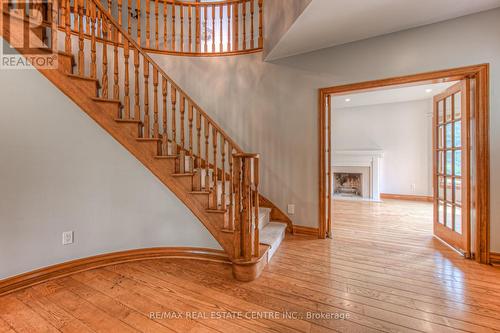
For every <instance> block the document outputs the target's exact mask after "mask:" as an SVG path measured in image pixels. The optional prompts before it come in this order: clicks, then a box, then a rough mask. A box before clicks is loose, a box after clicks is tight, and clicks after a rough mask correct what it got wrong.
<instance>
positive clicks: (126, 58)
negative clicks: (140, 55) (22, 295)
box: [123, 39, 130, 119]
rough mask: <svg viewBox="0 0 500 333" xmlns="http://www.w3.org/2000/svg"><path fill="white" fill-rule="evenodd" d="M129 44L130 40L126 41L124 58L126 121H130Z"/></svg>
mask: <svg viewBox="0 0 500 333" xmlns="http://www.w3.org/2000/svg"><path fill="white" fill-rule="evenodd" d="M129 48H130V46H129V42H128V39H125V41H124V43H123V57H124V62H125V65H124V67H125V68H124V70H125V88H124V90H125V91H124V93H125V97H124V104H125V105H124V111H125V119H130V75H129V70H128V67H129Z"/></svg>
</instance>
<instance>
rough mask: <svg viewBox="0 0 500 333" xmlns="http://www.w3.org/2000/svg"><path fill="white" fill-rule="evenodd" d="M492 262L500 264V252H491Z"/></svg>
mask: <svg viewBox="0 0 500 333" xmlns="http://www.w3.org/2000/svg"><path fill="white" fill-rule="evenodd" d="M490 264H492V265H500V253H498V252H490Z"/></svg>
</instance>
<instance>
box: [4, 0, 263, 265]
mask: <svg viewBox="0 0 500 333" xmlns="http://www.w3.org/2000/svg"><path fill="white" fill-rule="evenodd" d="M58 1H60V2H59V3H57V4H58V5H59V6H58V7H59V8H58V9H54V13H55V15H54V17H55V21H56V24H57V28H58V29H55V30H59V31H56V32H54V31H53V30H54V29H49V30H50V31H48V32H42V33H41V34H40V35H41V36H45V35H46V34H47V33H50V34H53V33H56V34H57V35H58V36H59V38H58V40H57V44H58V48H59V49H62V50H61V51H59V54H60V58H63V59H70V60H71V61H70V62H71V63H72V64H70V65H69V68H71V69H70V70H67V72H66V73H67V75H69V76H70V77H72V78H76V79H79V80H80V81H82V82H91V83H92V84H94V82H95V83H96V84H98V85H99V92H98V94H97V95H98V96H99V97H97V98H94V97H93V98H92V99H93V100H96V101H99V102H103V103H107V104H116V105H118V107H117V108H116V110H117V112H116V115H115V116H116V121H117V122H118V123H129V124H132V125H134V124H136V125H137V136H138V139H137V140H138V141H139V142H141V141H144V142H154V143H155V144H156V145H155V147H156V148H155V149H154V150H155V151H154V152H152V154H154V156H152V157H151V158H153V159H172V160H175V173H174V174H172V175H171V176H173V177H190V178H192V183H191V185H190V188H189V189H187V190H186V192H188V193H187V194H186V195H193V196H197V195H206V196H208V206H207V207H206V212H207V213H208V214H215V215H217V216H221V218H222V219H223V223H222V228H221V230H220V232H221V233H223V234H225V235H227V234H232V235H233V249H232V250H228V249H227V248H226V251H227V252H229V253H228V255H229V257H230V258H231V259H232V260H233V262H240V263H245V262H256V261H259V260H260V259H261V256H262V254H263V253H262V252H261V246H260V243H259V228H258V215H259V214H258V211H259V187H258V186H259V156H258V155H257V154H248V153H245V152H244V151H243V150H242V149H241V148H240V147H239V146H238V145H237V144H236V143H235V142H234V141H233V140H232V139H231V138H230V137H229V136H228V135H227V134H226V133H225V132H224V130H223V129H222V128H221V127H220V126H219V125H218V124H217V123H216V122H215V121H214V120H212V119H211V117H210V116H209V115H208V114H207V113H206V112H205V111H204V110H203V109H202V108H201V107H200V106H199V105H198V104H197V103H196V102H195V101H194V100H193V99H191V98H190V97H189V96H188V95H187V93H186V92H185V91H184V90H182V88H181V87H179V85H177V84H176V83H175V82H174V81H173V80H172V79H171V78H170V77H169V76H168V75H167V74H166V73H165V72H164V71H163V69H162V68H161V67H160V66H158V65H157V64H156V63H155V61H154V60H153V59H152V58H151V57H150V56H149V55H148V54H147V53H146V52H145V51H144V50H143V49H142V48H141V47H140V46H139V45H138V43H137V42H136V41H135V40H134V39H133V38H132V37H131V36H130V35H129V34H128V32H127V31H125V29H124V28H123V27H122V26H121V25H120V24H119V23H118V22H117V21H115V20H114V19H113V17H112V16H111V14H110V13H109V12H108V10H107V9H106V8H105V7H104V6H103V5H102V4H101V3H100V2H99V1H98V0H87V1H85V2H84V1H83V0H82V1H78V0H77V1H74V0H73V1H70V0H58ZM71 3H73V5H71ZM13 6H15V3H14V5H13ZM49 10H50V9H49ZM19 11H20V12H21V13H28V12H29V11H30V7H29V6H28V8H19ZM45 11H47V8H45ZM23 15H24V14H23ZM49 23H50V22H49ZM50 26H51V25H50V24H45V25H43V24H42V25H41V26H40V27H42V28H44V27H45V28H47V27H50ZM35 33H38V32H35ZM85 34H87V35H85ZM60 62H62V60H61V61H60ZM60 66H61V65H60ZM92 84H91V85H90V86H87V85H86V86H85V87H84V86H83V85H82V87H81V91H80V93H81V94H85V93H86V94H88V95H92V94H93V95H94V96H95V95H96V93H95V85H94V86H93V85H92ZM88 87H90V88H88ZM92 90H93V91H92ZM113 112H114V111H113Z"/></svg>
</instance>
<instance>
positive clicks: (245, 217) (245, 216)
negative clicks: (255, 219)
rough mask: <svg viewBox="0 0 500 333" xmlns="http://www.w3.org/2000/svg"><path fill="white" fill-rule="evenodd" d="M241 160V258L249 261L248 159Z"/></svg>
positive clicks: (250, 244) (250, 256) (250, 254)
mask: <svg viewBox="0 0 500 333" xmlns="http://www.w3.org/2000/svg"><path fill="white" fill-rule="evenodd" d="M241 162H242V166H243V167H242V173H243V175H242V183H241V187H242V195H241V199H242V206H243V207H242V213H241V223H242V226H241V229H242V231H243V258H244V259H245V261H249V260H250V259H251V258H252V251H251V247H252V243H251V241H250V228H251V223H250V218H249V215H250V216H251V215H252V213H251V208H250V205H249V201H250V196H249V187H250V184H249V179H250V165H249V163H248V162H249V160H248V159H246V158H242V159H241Z"/></svg>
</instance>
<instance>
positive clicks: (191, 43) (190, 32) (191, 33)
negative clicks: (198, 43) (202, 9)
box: [188, 4, 193, 52]
mask: <svg viewBox="0 0 500 333" xmlns="http://www.w3.org/2000/svg"><path fill="white" fill-rule="evenodd" d="M191 11H192V9H191V4H189V5H188V23H189V44H188V52H191V51H192V50H193V48H192V45H193V27H192V24H191V23H192V18H191Z"/></svg>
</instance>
